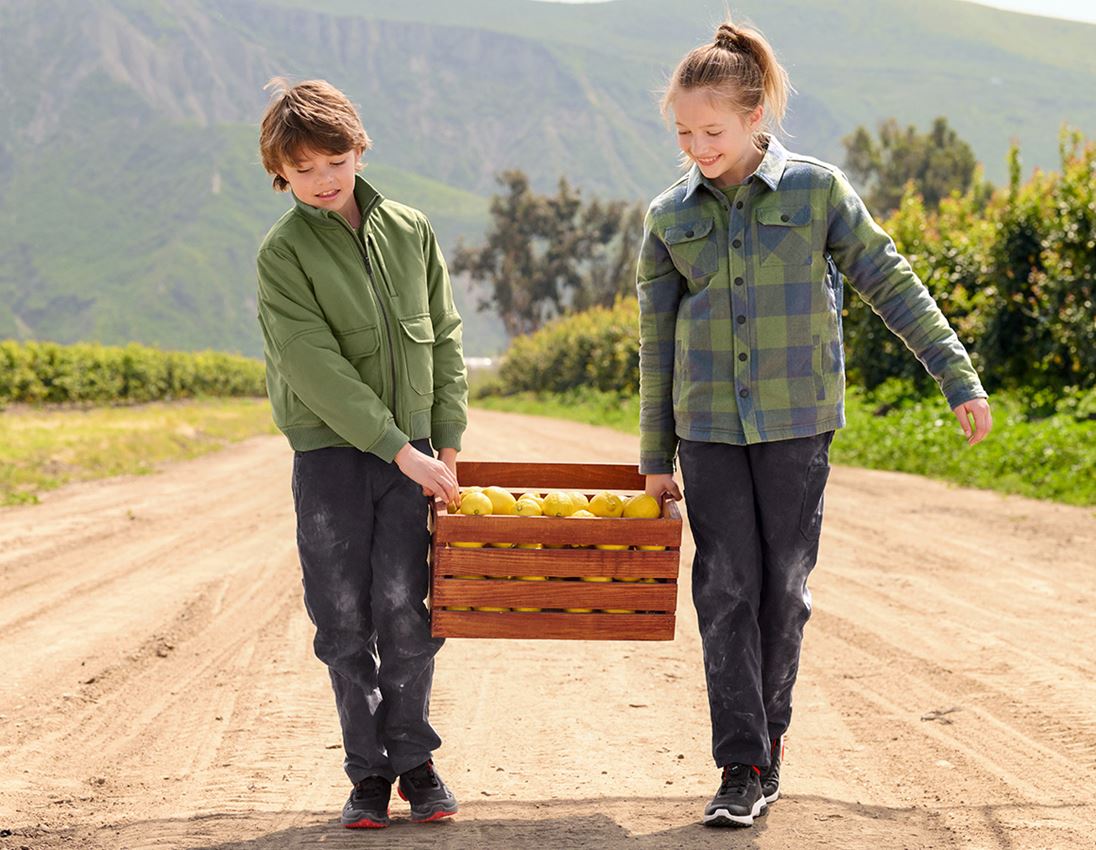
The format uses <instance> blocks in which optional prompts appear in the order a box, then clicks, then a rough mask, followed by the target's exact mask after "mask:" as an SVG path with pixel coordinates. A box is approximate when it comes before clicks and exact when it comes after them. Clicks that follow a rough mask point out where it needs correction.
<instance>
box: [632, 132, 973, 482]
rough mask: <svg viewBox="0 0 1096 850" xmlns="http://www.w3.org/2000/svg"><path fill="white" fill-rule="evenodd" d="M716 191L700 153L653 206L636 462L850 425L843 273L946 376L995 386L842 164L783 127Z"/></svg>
mask: <svg viewBox="0 0 1096 850" xmlns="http://www.w3.org/2000/svg"><path fill="white" fill-rule="evenodd" d="M768 141H769V145H768V150H767V151H766V153H765V157H764V159H763V160H762V162H761V165H760V166H759V167H758V169H757V171H756V172H754V174H753V175H751V176H750V177H749V178H747V179H746V181H745V182H744V183H743V184H742V185H740V186H737V187H733V188H731V189H728V190H720V189H719V188H717V187H716V186H714V185H713V184H712V183H711V182H709V181H708V180H707V179H706V178H705V177H704V176H703V175H702V174H701V173H700V170H699V168H697V167H696V166H695V165H694V166H693V168H692V169H691V170H690V171H689V173H688V174H687V175H685V176H684V177H682V178H681V179H680V180H678V181H677V182H676V183H675V184H674V185H673V186H671V187H670V188H669V189H667V190H666V191H665V192H663V193H662V194H661V195H659V196H658V197H657V198H655V200H654V201H653V202H652V203H651V206H650V209H649V210H648V212H647V217H646V221H645V226H644V238H643V245H642V248H641V249H640V256H639V270H638V283H637V288H638V292H639V310H640V319H639V324H640V347H639V367H640V471H641V472H643V473H645V474H654V473H664V472H671V471H672V470H673V468H674V455H675V453H676V449H677V441H678V438H684V439H688V440H701V441H708V442H722V443H734V444H738V445H744V444H747V443H758V442H765V441H769V440H783V439H788V438H791V437H807V436H813V435H815V434H820V433H822V432H824V431H829V430H833V429H835V428H840V427H842V426H843V425H844V424H845V409H844V394H845V359H844V348H843V345H842V340H841V300H842V288H841V277H840V275H839V274H838V272H839V271H840V272H841V273H842V274H844V275H845V276H846V277H847V278H848V279H849V282H850V283H851V284H852V287H853V288H854V289H855V290H856V291H857V292H858V293H859V294H860V296H861V297H862V298H863V299H864V300H865V301H866V302H867V303H868V304H869V305H870V306H871V308H872V310H874V311H875V312H876V313H877V314H878V315H879V316H880V317H881V318H882V319H883V322H884V323H885V324H886V326H887V327H888V328H889V329H890V330H891V331H892V332H893V333H895V334H896V335H897V336H898V337H899V338H900V339H901V340H902V341H903V342H904V343H905V344H906V346H907V347H908V348H909V349H910V350H911V351H912V352H913V353H914V355H915V356H916V357H917V358H918V360H920V361H921V363H922V364H923V365H924V367H925V368H926V369H927V370H928V372H929V374H931V375H932V376H933V377H934V378H935V379H936V381H937V383H939V385H940V388H941V390H942V391H943V393H944V395H945V397H946V398H947V401H948V404H949V405H950V406H951V407H955V406H956V405H959V404H962V403H963V402H964V401H969V400H970V399H972V398H977V397H984V396H985V395H986V393H985V391H984V390H983V389H982V385H981V383H980V381H979V379H978V375H977V373H976V372H975V371H974V367H973V366H972V365H971V362H970V358H969V357H968V356H967V352H966V350H965V349H964V348H963V345H962V343H961V342H960V341H959V339H958V337H957V336H956V335H955V332H954V331H953V330H952V328H951V326H950V325H949V324H948V321H947V319H946V318H945V317H944V315H943V314H942V313H941V312H940V309H939V307H937V305H936V302H935V301H934V300H933V298H932V295H931V294H929V291H928V289H926V288H925V285H924V284H923V283H922V282H921V281H920V280H919V279H918V277H917V275H916V274H915V273H914V272H913V269H912V268H910V265H909V263H908V262H907V261H906V259H905V258H904V257H902V256H901V255H899V254H898V252H897V250H896V249H895V246H894V242H893V240H891V238H890V237H889V236H887V234H886V233H885V232H884V231H883V230H882V229H881V228H880V227H879V225H878V224H876V223H875V221H874V220H873V219H872V217H871V214H870V213H869V212H868V210H867V208H866V207H865V206H864V203H863V201H862V200H861V199H860V197H859V196H858V195H857V194H856V191H855V190H854V189H853V188H852V186H851V185H850V184H849V182H848V179H847V178H846V177H845V175H844V174H842V173H841V171H840V170H839V169H838V168H836V167H834V166H832V165H829V164H827V163H824V162H821V161H819V160H816V159H813V158H811V157H807V156H801V155H799V154H794V153H789V152H788V151H787V150H785V148H784V147H783V145H781V144H780V142H779V141H777V140H776V139H775V138H773V137H769V140H768Z"/></svg>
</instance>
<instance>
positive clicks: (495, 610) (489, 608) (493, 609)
mask: <svg viewBox="0 0 1096 850" xmlns="http://www.w3.org/2000/svg"><path fill="white" fill-rule="evenodd" d="M476 610H477V611H493V612H495V613H502V612H503V611H509V610H510V609H509V608H493V607H491V606H487V605H485V606H483V607H481V608H477V609H476Z"/></svg>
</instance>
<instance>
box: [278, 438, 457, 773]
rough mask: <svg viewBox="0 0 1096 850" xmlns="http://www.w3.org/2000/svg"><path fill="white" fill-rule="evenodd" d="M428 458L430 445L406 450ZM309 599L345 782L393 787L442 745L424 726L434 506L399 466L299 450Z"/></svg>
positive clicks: (434, 641)
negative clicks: (375, 781)
mask: <svg viewBox="0 0 1096 850" xmlns="http://www.w3.org/2000/svg"><path fill="white" fill-rule="evenodd" d="M413 445H414V447H415V448H416V449H418V450H419V451H422V452H424V453H426V454H430V453H431V450H430V443H429V441H428V440H418V441H415V442H414V443H413ZM293 501H294V504H295V506H296V510H297V547H298V550H299V552H300V558H301V568H302V571H303V583H304V603H305V608H306V609H307V611H308V616H309V617H310V618H311V620H312V622H313V623H314V624H315V626H316V637H315V641H314V644H313V645H314V648H315V651H316V655H317V656H318V657H319V659H320V660H321V661H323V662H324V664H326V665H327V667H328V670H329V672H330V674H331V684H332V686H333V687H334V690H335V704H336V707H337V708H338V712H339V721H340V723H341V724H342V733H343V748H344V750H345V754H346V757H345V761H344V763H343V766H344V768H345V769H346V773H347V776H349V777H350V781H351V782H355V783H356V782H358V781H360V780H362V779H364V778H365V777H367V776H383V777H384V778H385V779H388V780H389V781H393V780H394V779H395V778H396V777H397V776H398V775H399V774H401V773H403V772H405V771H407V770H409V769H411V768H412V767H416V766H417V765H420V764H422V763H423V762H424V761H426V760H427V759H429V758H430V757H431V753H432V752H433V751H434V750H435V749H437V748H438V747H439V746H440V745H441V739H440V738H439V737H438V735H437V733H436V732H435V731H434V729H433V728H432V727H431V726H430V721H429V719H428V715H429V710H430V687H431V683H432V681H433V676H434V655H435V654H436V653H437V651H438V650H439V649H440V648H441V646H442V643H443V642H444V641H443V640H442V639H440V638H432V637H430V616H429V614H428V612H427V609H426V605H425V602H424V600H425V599H426V595H427V590H428V588H429V567H428V563H427V557H428V553H429V547H430V534H429V531H428V529H427V516H428V509H429V502H428V499H427V497H426V496H424V495H423V494H422V488H421V487H420V486H419V485H418V484H416V483H415V482H414V481H412V480H411V479H410V478H408V477H407V476H405V475H404V474H403V473H402V472H400V469H399V467H398V466H396V464H394V463H385V462H384V461H382V460H381V459H380V458H378V457H377V456H376V455H373V454H369V453H368V452H361V451H358V450H357V449H354V448H346V447H332V448H325V449H316V450H314V451H308V452H296V453H295V454H294V457H293Z"/></svg>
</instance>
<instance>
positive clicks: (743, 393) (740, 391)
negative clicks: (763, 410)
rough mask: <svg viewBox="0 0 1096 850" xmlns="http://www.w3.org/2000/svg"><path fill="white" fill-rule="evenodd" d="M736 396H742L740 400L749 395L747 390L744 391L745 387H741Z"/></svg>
mask: <svg viewBox="0 0 1096 850" xmlns="http://www.w3.org/2000/svg"><path fill="white" fill-rule="evenodd" d="M738 394H739V395H740V396H742V398H745V397H746V396H748V395H749V394H750V391H749V390H748V389H746V388H745V387H743V388H742V389H740V390H739V391H738Z"/></svg>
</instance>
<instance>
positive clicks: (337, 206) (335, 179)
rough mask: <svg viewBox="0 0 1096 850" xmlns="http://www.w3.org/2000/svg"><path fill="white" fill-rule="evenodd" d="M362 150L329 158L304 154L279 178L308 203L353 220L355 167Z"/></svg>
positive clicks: (317, 154) (316, 153)
mask: <svg viewBox="0 0 1096 850" xmlns="http://www.w3.org/2000/svg"><path fill="white" fill-rule="evenodd" d="M361 155H362V152H361V150H354V149H352V150H348V151H346V152H345V153H338V154H329V153H321V152H319V151H313V150H303V151H301V153H300V156H301V159H300V160H298V161H296V162H287V163H284V164H283V165H282V170H281V171H279V172H278V174H279V175H280V176H281V177H282V178H283V179H284V180H285V181H286V182H287V183H288V184H289V188H290V189H292V190H293V194H294V195H296V196H297V197H298V198H300V199H301V200H302V201H304V203H306V204H310V205H311V206H314V207H319V208H321V209H325V210H331V211H332V212H337V213H339V214H341V215H342V216H343V218H346V219H350V218H352V217H353V216H352V213H353V210H354V208H355V201H354V175H355V174H356V173H357V172H356V171H355V165H356V164H357V162H358V158H359V157H360V156H361Z"/></svg>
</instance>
